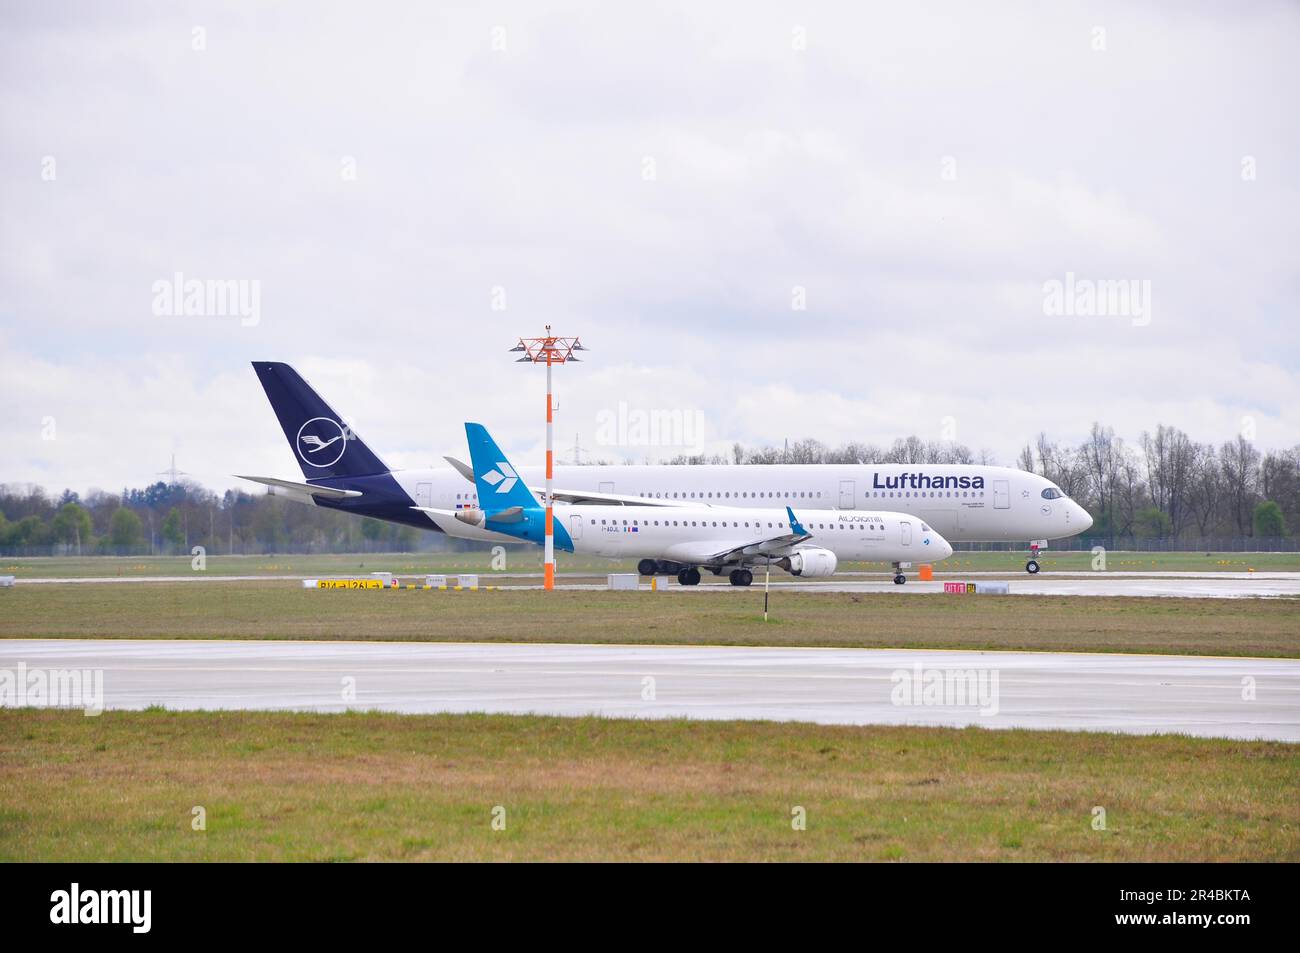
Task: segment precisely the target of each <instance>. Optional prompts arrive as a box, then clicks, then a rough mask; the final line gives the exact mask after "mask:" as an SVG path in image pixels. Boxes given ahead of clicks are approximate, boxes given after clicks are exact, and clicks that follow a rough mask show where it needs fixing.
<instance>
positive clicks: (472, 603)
mask: <svg viewBox="0 0 1300 953" xmlns="http://www.w3.org/2000/svg"><path fill="white" fill-rule="evenodd" d="M728 589H729V591H727V592H725V593H719V594H707V593H680V592H664V593H651V592H609V591H573V590H569V591H564V590H559V591H556V592H553V593H545V592H542V591H540V590H531V591H530V590H514V591H500V592H461V593H456V592H436V591H406V590H401V591H321V590H315V589H302V588H301V587H300V586H298V585H297V584H296V583H294V582H287V581H286V582H274V581H258V582H249V583H227V584H219V585H218V584H212V585H185V584H182V583H136V584H132V585H107V586H104V585H93V584H92V585H67V586H61V585H57V584H51V585H40V586H35V585H33V586H16V587H14V588H11V589H6V590H0V638H64V637H71V638H181V639H189V638H233V639H360V640H366V639H374V640H382V641H408V640H415V641H481V642H579V643H581V642H605V643H666V644H677V645H681V644H714V645H777V646H788V645H820V646H860V647H876V648H879V647H915V648H955V649H1038V650H1047V651H1095V652H1164V653H1175V654H1193V655H1251V656H1285V657H1300V600H1297V599H1157V598H1136V597H1124V598H1105V597H1086V598H1085V597H1069V596H1035V597H1033V598H1030V597H1014V598H1001V599H999V598H973V597H971V598H956V597H947V596H943V595H940V594H934V595H928V596H917V595H908V596H900V595H898V594H896V593H893V592H885V593H871V594H854V593H804V592H799V591H797V590H780V591H777V592H775V593H773V596H772V607H773V614H772V621H771V622H768V623H764V622H763V621H762V605H763V593H762V592H761V591H758V590H747V591H744V592H737V591H730V587H728ZM543 610H544V611H543Z"/></svg>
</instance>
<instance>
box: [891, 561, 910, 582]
mask: <svg viewBox="0 0 1300 953" xmlns="http://www.w3.org/2000/svg"><path fill="white" fill-rule="evenodd" d="M905 582H907V577H906V576H904V575H903V564H902V563H894V585H896V586H901V585H902V584H903V583H905Z"/></svg>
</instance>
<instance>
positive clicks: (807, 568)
mask: <svg viewBox="0 0 1300 953" xmlns="http://www.w3.org/2000/svg"><path fill="white" fill-rule="evenodd" d="M776 564H777V565H778V566H780V567H781V568H782V569H784V570H785V571H786V572H788V573H790V575H792V576H829V575H831V574H832V573H834V572H835V569H836V567H837V566H839V560H838V559H836V558H835V554H834V553H833V552H831V551H830V550H829V549H815V548H814V549H799V550H796V551H795V552H793V553H791V554H790V555H789V556H786V557H785V558H783V559H778V560H777V561H776Z"/></svg>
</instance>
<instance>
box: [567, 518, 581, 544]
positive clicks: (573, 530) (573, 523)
mask: <svg viewBox="0 0 1300 953" xmlns="http://www.w3.org/2000/svg"><path fill="white" fill-rule="evenodd" d="M569 537H570V538H571V539H575V540H578V539H582V517H581V516H570V517H569Z"/></svg>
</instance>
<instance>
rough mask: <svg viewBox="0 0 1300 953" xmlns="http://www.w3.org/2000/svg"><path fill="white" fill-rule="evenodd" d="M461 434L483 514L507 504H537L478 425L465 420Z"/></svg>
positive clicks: (538, 503) (481, 426) (536, 506)
mask: <svg viewBox="0 0 1300 953" xmlns="http://www.w3.org/2000/svg"><path fill="white" fill-rule="evenodd" d="M465 437H466V439H467V440H469V459H470V466H472V467H473V468H474V488H475V489H476V490H478V505H479V507H480V508H481V509H482V510H483V512H484V513H487V514H488V515H489V516H491V514H493V513H496V512H499V511H501V510H504V509H506V508H508V507H511V506H522V507H524V508H525V509H537V508H539V507H541V505H542V504H541V503H540V502H538V499H537V497H535V496H534V495H533V491H532V490H530V489H528V486H527V485H526V484H525V483H524V481H523V480H522V479H521V478H520V476H519V474H518V472H517V471H516V470H515V468H514V467H513V466H511V465H510V461H509V460H507V459H506V455H505V454H504V453H502V452H501V448H500V447H498V446H497V444H496V441H495V440H493V439H492V437H491V435H490V434H488V432H487V429H486V428H485V427H484V426H483V425H482V424H468V423H467V424H466V425H465Z"/></svg>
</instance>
